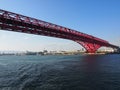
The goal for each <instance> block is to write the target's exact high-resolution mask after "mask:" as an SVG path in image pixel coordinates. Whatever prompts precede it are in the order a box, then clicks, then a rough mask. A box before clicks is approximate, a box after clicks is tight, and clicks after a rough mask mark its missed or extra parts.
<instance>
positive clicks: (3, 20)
mask: <svg viewBox="0 0 120 90" xmlns="http://www.w3.org/2000/svg"><path fill="white" fill-rule="evenodd" d="M0 28H1V29H4V30H8V31H15V32H22V33H29V34H37V35H44V36H50V37H57V38H63V39H69V40H73V41H75V42H77V43H79V44H80V45H82V46H83V47H84V48H85V49H86V51H87V52H88V53H95V52H96V51H97V49H99V48H100V47H101V46H106V47H112V48H118V47H117V46H115V45H112V44H109V42H108V41H106V40H103V39H100V38H97V37H94V36H92V35H88V34H85V33H82V32H78V31H75V30H73V29H70V28H66V27H63V26H59V25H56V24H52V23H49V22H45V21H42V20H38V19H35V18H31V17H27V16H23V15H20V14H16V13H12V12H9V11H5V10H0Z"/></svg>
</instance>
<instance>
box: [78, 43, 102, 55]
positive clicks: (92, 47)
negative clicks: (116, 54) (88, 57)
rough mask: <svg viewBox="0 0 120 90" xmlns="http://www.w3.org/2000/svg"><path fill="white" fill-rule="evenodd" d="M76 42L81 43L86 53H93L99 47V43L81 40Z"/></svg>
mask: <svg viewBox="0 0 120 90" xmlns="http://www.w3.org/2000/svg"><path fill="white" fill-rule="evenodd" d="M77 43H79V44H81V45H82V46H83V47H84V48H85V49H86V53H95V52H96V51H97V50H98V49H99V48H100V47H101V46H100V45H98V44H95V43H89V42H81V41H77Z"/></svg>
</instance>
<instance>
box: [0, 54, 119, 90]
mask: <svg viewBox="0 0 120 90" xmlns="http://www.w3.org/2000/svg"><path fill="white" fill-rule="evenodd" d="M0 90H120V54H118V55H117V54H116V55H71V56H70V55H69V56H64V55H63V56H62V55H61V56H60V55H56V56H0Z"/></svg>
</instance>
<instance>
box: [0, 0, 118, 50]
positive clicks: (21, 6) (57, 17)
mask: <svg viewBox="0 0 120 90" xmlns="http://www.w3.org/2000/svg"><path fill="white" fill-rule="evenodd" d="M0 9H4V10H8V11H11V12H15V13H19V14H22V15H26V16H30V17H34V18H37V19H40V20H44V21H48V22H51V23H55V24H58V25H62V26H65V27H69V28H72V29H75V30H78V31H80V32H84V33H87V34H90V35H93V36H96V37H99V38H102V39H105V40H107V41H109V42H110V43H112V44H115V45H119V46H120V0H1V1H0ZM0 42H1V44H0V50H18V51H25V50H31V51H41V50H44V49H47V50H77V49H80V48H81V46H80V45H79V44H77V43H75V42H73V41H69V40H64V39H58V38H51V37H45V36H37V35H30V34H23V33H16V32H8V31H2V30H0Z"/></svg>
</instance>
